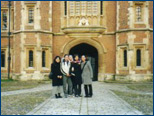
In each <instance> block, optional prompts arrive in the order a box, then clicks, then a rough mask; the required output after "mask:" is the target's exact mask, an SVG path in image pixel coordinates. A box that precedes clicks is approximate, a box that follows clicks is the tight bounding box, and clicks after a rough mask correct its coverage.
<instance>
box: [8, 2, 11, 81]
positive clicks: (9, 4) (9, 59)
mask: <svg viewBox="0 0 154 116" xmlns="http://www.w3.org/2000/svg"><path fill="white" fill-rule="evenodd" d="M8 2H9V3H8V8H9V25H8V79H10V62H11V56H10V35H11V32H10V22H11V1H8Z"/></svg>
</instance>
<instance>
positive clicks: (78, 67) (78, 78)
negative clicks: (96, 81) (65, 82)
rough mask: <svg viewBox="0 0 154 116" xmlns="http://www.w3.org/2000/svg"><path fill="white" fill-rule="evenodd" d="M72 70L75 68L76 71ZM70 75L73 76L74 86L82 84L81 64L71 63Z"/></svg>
mask: <svg viewBox="0 0 154 116" xmlns="http://www.w3.org/2000/svg"><path fill="white" fill-rule="evenodd" d="M72 68H74V71H72ZM70 74H72V76H71V78H72V82H73V84H74V85H75V84H82V78H81V64H79V63H75V62H73V63H71V68H70Z"/></svg>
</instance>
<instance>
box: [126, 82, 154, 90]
mask: <svg viewBox="0 0 154 116" xmlns="http://www.w3.org/2000/svg"><path fill="white" fill-rule="evenodd" d="M127 87H128V88H129V89H132V90H136V91H143V92H153V83H149V84H132V85H128V86H127Z"/></svg>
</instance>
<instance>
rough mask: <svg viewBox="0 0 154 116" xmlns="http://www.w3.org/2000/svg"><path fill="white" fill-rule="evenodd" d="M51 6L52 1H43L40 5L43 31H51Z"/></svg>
mask: <svg viewBox="0 0 154 116" xmlns="http://www.w3.org/2000/svg"><path fill="white" fill-rule="evenodd" d="M49 5H50V1H41V5H40V15H41V20H40V24H41V29H42V30H50V27H51V25H50V23H49Z"/></svg>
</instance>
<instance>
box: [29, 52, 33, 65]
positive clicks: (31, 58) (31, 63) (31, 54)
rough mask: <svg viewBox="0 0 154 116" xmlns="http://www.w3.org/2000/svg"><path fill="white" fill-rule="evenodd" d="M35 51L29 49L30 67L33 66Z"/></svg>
mask: <svg viewBox="0 0 154 116" xmlns="http://www.w3.org/2000/svg"><path fill="white" fill-rule="evenodd" d="M33 60H34V59H33V51H32V50H30V51H29V67H33V65H34V64H33Z"/></svg>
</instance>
